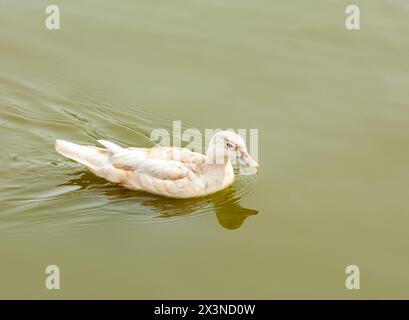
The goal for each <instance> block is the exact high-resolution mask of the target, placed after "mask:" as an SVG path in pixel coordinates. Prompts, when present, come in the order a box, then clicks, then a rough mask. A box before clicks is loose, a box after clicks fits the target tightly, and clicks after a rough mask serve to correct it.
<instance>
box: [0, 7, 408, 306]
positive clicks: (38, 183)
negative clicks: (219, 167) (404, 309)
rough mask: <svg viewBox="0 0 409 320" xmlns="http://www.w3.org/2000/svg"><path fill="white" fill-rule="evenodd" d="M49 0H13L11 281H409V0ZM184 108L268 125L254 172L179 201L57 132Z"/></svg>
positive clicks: (7, 43)
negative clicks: (62, 145) (120, 179)
mask: <svg viewBox="0 0 409 320" xmlns="http://www.w3.org/2000/svg"><path fill="white" fill-rule="evenodd" d="M52 3H53V4H56V5H59V7H60V9H61V29H60V30H58V31H49V30H47V29H46V28H45V26H44V20H45V18H46V15H45V7H46V6H47V5H48V4H50V3H49V2H48V1H22V0H1V2H0V70H1V71H0V136H1V143H0V163H1V167H0V298H217V299H218V298H262V299H272V298H408V297H409V256H408V246H409V239H408V228H409V200H408V199H409V196H408V192H409V170H408V167H409V111H408V102H409V60H408V57H409V38H408V35H409V4H408V2H407V1H405V0H389V1H386V0H382V1H381V0H376V1H375V0H371V1H369V0H368V1H361V0H357V1H354V4H357V5H359V6H360V9H361V30H359V31H348V30H346V29H345V26H344V22H345V17H346V15H345V13H344V12H345V7H346V6H347V5H348V4H350V1H324V0H314V1H301V0H294V1H262V0H252V1H243V0H234V1H233V0H223V1H215V0H209V1H197V0H196V1H194V0H183V1H182V0H177V1H164V0H162V1H131V0H128V1H125V0H121V1H107V0H103V1H101V0H98V1H97V0H88V1H74V0H71V1H62V0H56V1H53V2H52ZM173 120H181V121H182V124H183V126H184V128H188V127H194V128H198V129H200V130H204V129H206V128H236V129H238V128H246V129H250V128H256V129H258V130H259V140H258V149H259V163H260V166H261V169H260V172H259V174H258V176H257V177H243V176H239V177H238V178H237V180H236V183H235V184H234V185H233V187H232V188H230V189H229V190H226V191H224V192H222V193H220V194H217V195H214V196H210V197H207V198H204V199H196V200H185V201H176V200H168V199H163V198H158V197H155V196H151V195H149V194H144V193H137V192H133V191H127V190H124V189H121V188H119V187H117V186H115V185H112V184H109V183H107V182H106V181H104V180H101V179H98V178H96V177H94V176H93V175H92V174H91V173H89V172H87V171H86V170H85V169H84V168H83V167H82V166H81V165H79V164H76V163H74V162H71V161H69V160H67V159H64V158H63V157H61V156H59V155H57V154H56V153H55V151H54V149H53V143H54V140H55V139H56V138H60V139H66V140H70V141H75V142H83V143H85V144H95V143H96V140H97V139H100V138H103V139H107V140H113V141H115V142H118V143H121V144H123V145H129V146H146V147H149V146H152V145H153V143H152V141H150V140H149V139H148V136H149V133H150V132H151V130H153V129H155V128H171V127H172V121H173ZM51 264H56V265H58V266H59V268H60V270H61V289H60V290H47V289H46V288H45V285H44V281H45V278H46V275H45V268H46V266H47V265H51ZM351 264H355V265H358V266H359V267H360V271H361V289H360V290H352V291H350V290H347V289H346V288H345V278H346V275H345V268H346V266H348V265H351Z"/></svg>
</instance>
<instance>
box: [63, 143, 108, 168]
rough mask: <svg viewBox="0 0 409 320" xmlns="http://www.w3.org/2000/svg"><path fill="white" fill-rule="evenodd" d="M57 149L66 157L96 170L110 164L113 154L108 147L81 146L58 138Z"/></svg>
mask: <svg viewBox="0 0 409 320" xmlns="http://www.w3.org/2000/svg"><path fill="white" fill-rule="evenodd" d="M55 150H57V152H58V153H59V154H61V155H63V156H64V157H67V158H70V159H72V160H75V161H77V162H79V163H81V164H83V165H85V166H87V167H88V168H90V169H91V170H92V171H94V172H95V171H98V170H99V169H101V168H103V167H106V166H107V165H108V164H110V162H109V159H110V156H111V154H112V153H111V152H110V151H109V150H107V149H101V148H97V147H89V146H81V145H79V144H75V143H71V142H68V141H64V140H56V142H55Z"/></svg>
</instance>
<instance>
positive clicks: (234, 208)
mask: <svg viewBox="0 0 409 320" xmlns="http://www.w3.org/2000/svg"><path fill="white" fill-rule="evenodd" d="M72 175H73V176H74V177H73V178H71V179H69V180H68V181H67V182H65V183H63V184H61V185H60V186H67V185H76V186H80V189H93V190H94V189H97V190H98V191H100V192H102V193H103V194H104V195H106V196H107V197H109V198H111V199H112V200H113V201H116V200H121V199H127V198H129V199H131V198H132V200H135V201H138V203H139V204H141V205H143V206H145V207H148V208H149V209H150V210H151V211H152V212H154V213H157V214H156V215H155V216H154V218H156V219H183V218H186V217H189V216H193V215H200V214H205V213H213V214H215V216H216V218H217V221H218V222H219V224H220V225H221V226H222V227H223V228H225V229H228V230H234V229H239V228H240V227H241V226H242V225H243V223H244V221H245V220H246V219H247V218H248V217H249V216H254V215H256V214H257V213H258V211H257V210H254V209H248V208H244V207H242V206H241V205H240V203H239V202H240V196H239V195H238V192H237V190H236V187H235V186H234V185H233V186H231V187H229V188H227V189H226V190H223V191H221V192H218V193H216V194H214V195H209V196H206V197H202V198H194V199H169V198H165V197H161V196H156V195H152V194H149V193H146V192H140V191H133V190H129V189H125V188H121V187H119V186H116V185H112V184H111V183H107V181H106V180H104V179H100V178H98V177H96V176H95V175H93V174H92V173H91V172H88V171H87V172H84V173H82V172H80V173H78V172H77V173H74V174H72ZM80 189H79V190H80ZM129 214H132V213H129Z"/></svg>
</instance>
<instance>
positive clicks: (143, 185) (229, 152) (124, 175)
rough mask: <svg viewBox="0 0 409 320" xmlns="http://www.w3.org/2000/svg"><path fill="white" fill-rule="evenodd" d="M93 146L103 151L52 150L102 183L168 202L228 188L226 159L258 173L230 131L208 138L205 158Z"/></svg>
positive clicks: (61, 145)
mask: <svg viewBox="0 0 409 320" xmlns="http://www.w3.org/2000/svg"><path fill="white" fill-rule="evenodd" d="M98 142H99V143H100V144H101V145H103V146H104V147H105V148H97V147H91V146H81V145H78V144H74V143H71V142H67V141H63V140H57V141H56V144H55V149H56V150H57V152H59V153H60V154H61V155H63V156H65V157H67V158H70V159H72V160H75V161H77V162H79V163H81V164H83V165H85V166H87V167H88V168H89V169H90V170H91V171H92V172H93V173H94V174H95V175H97V176H99V177H102V178H105V179H107V180H108V181H111V182H114V183H118V184H120V185H122V186H124V187H126V188H129V189H133V190H143V191H147V192H149V193H153V194H158V195H162V196H167V197H171V198H192V197H199V196H205V195H208V194H211V193H214V192H217V191H219V190H222V189H224V188H226V187H228V186H229V185H231V184H232V183H233V181H234V172H233V167H232V165H231V162H230V157H233V156H237V157H239V158H240V159H242V160H243V161H244V162H246V163H247V164H248V165H250V166H252V167H255V168H258V164H257V162H256V161H254V160H253V159H252V158H251V157H250V155H249V154H248V152H247V148H246V145H245V143H244V141H243V139H242V138H241V137H240V136H239V135H237V134H235V133H232V132H230V131H221V132H219V133H217V134H215V135H214V136H213V137H212V139H211V141H210V144H209V148H208V151H207V155H202V154H200V153H196V152H192V151H190V150H188V149H186V148H177V147H155V148H122V147H120V146H118V145H116V144H115V143H112V142H109V141H105V140H100V141H98Z"/></svg>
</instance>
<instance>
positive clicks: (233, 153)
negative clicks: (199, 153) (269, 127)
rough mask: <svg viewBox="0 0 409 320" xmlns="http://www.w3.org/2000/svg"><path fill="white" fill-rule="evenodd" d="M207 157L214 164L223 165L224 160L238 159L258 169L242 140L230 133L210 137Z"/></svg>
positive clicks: (222, 132) (220, 133) (223, 132)
mask: <svg viewBox="0 0 409 320" xmlns="http://www.w3.org/2000/svg"><path fill="white" fill-rule="evenodd" d="M208 157H209V158H211V159H212V160H213V161H215V163H224V160H225V159H226V158H239V159H240V160H241V161H243V162H244V163H246V164H247V165H249V166H250V167H252V168H256V169H257V170H258V168H259V165H258V163H257V161H255V160H254V159H253V158H252V157H251V156H250V154H249V152H248V151H247V147H246V143H245V142H244V140H243V138H242V137H241V136H240V135H238V134H237V133H234V132H231V131H220V132H218V133H216V134H215V135H214V136H213V137H212V139H211V140H210V144H209V152H208Z"/></svg>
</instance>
